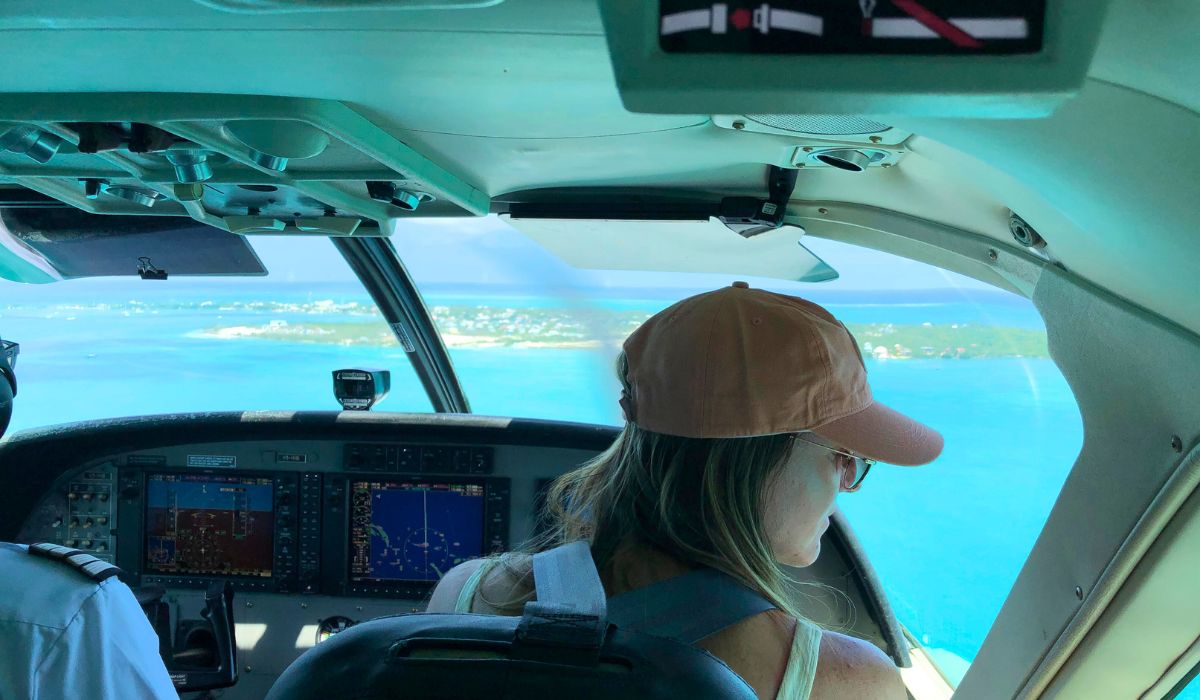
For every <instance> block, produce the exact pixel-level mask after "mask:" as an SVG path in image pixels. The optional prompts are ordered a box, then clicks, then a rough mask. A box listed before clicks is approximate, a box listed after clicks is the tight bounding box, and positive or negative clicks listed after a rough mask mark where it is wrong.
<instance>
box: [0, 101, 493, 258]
mask: <svg viewBox="0 0 1200 700" xmlns="http://www.w3.org/2000/svg"><path fill="white" fill-rule="evenodd" d="M4 183H9V184H12V185H19V186H20V187H22V188H26V189H28V190H33V191H35V192H38V193H41V194H42V195H45V196H48V197H51V198H53V199H56V200H59V201H61V202H64V203H66V204H69V205H71V206H74V207H76V208H78V209H81V210H83V211H86V212H89V213H92V214H118V215H121V214H125V215H135V216H136V215H141V216H145V215H155V216H180V217H191V218H193V219H195V220H196V221H200V222H202V223H205V224H208V225H210V226H214V227H216V228H219V229H223V230H226V231H231V232H233V233H238V234H270V235H306V234H307V235H322V236H384V235H388V234H389V233H390V231H391V230H392V228H393V225H394V222H395V220H397V219H400V218H403V217H406V216H412V215H414V214H415V213H416V212H417V211H420V213H421V215H425V216H464V215H481V214H485V213H487V211H488V206H489V199H488V197H487V195H485V194H484V193H483V192H481V191H479V190H477V189H476V188H474V187H473V186H471V185H470V184H468V183H466V182H465V181H463V180H462V179H461V178H460V177H458V176H457V175H455V174H454V173H452V172H450V171H449V170H447V169H446V168H444V167H442V166H440V165H438V164H437V163H434V162H433V161H432V160H430V159H429V158H427V157H426V156H424V155H423V154H421V153H419V152H417V151H416V150H414V149H412V148H410V147H409V146H407V145H406V144H404V143H402V142H401V141H399V140H397V139H396V138H395V137H393V136H391V135H390V134H389V133H387V132H385V131H383V130H382V129H380V128H378V127H377V126H375V125H374V124H372V123H371V122H370V121H368V120H367V119H365V118H363V117H362V116H361V115H359V114H358V113H357V112H355V111H353V110H351V109H350V108H349V107H346V106H345V105H343V104H342V103H340V102H335V101H330V100H313V99H292V98H281V97H263V96H240V95H189V94H171V95H151V94H84V95H7V96H5V99H4V103H3V105H0V186H2V185H3V184H4Z"/></svg>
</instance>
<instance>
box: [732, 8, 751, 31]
mask: <svg viewBox="0 0 1200 700" xmlns="http://www.w3.org/2000/svg"><path fill="white" fill-rule="evenodd" d="M751 21H753V19H752V17H751V15H750V10H747V9H746V8H744V7H739V8H738V9H736V10H734V11H733V12H730V13H729V23H730V24H732V25H733V26H734V27H735V28H737V29H739V30H743V29H746V28H748V27H749V26H750V22H751Z"/></svg>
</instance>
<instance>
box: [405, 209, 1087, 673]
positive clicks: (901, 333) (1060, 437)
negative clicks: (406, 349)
mask: <svg viewBox="0 0 1200 700" xmlns="http://www.w3.org/2000/svg"><path fill="white" fill-rule="evenodd" d="M803 242H804V245H806V246H807V247H809V248H810V249H811V250H812V251H813V252H814V253H816V254H817V255H818V256H819V257H820V258H822V259H823V260H825V261H826V262H828V263H829V264H830V265H832V266H833V267H834V268H835V269H837V270H838V271H839V272H840V273H841V278H840V279H838V280H837V281H834V282H827V283H820V284H799V283H788V282H781V281H779V280H768V279H755V278H745V279H747V281H749V282H750V283H751V284H752V285H753V286H756V287H764V288H767V289H770V290H772V291H778V292H784V293H789V294H797V295H800V296H804V297H806V298H809V299H811V300H813V301H816V302H818V303H820V304H822V305H824V306H826V307H827V308H828V309H829V310H830V311H831V312H832V313H833V314H834V315H836V316H837V317H838V318H839V319H841V320H842V321H843V322H845V323H846V324H847V326H848V327H849V328H850V330H851V331H852V332H853V333H854V335H855V337H856V338H857V340H858V341H859V343H860V345H861V349H862V351H863V356H864V358H865V361H866V364H867V368H868V376H869V378H870V381H871V386H872V389H873V391H874V393H875V395H876V397H877V398H879V399H880V400H881V401H883V402H885V403H887V404H888V405H890V406H893V407H895V408H896V409H898V410H900V411H902V412H904V413H906V414H908V415H911V416H913V417H914V418H916V419H918V420H920V421H922V422H925V423H927V424H929V425H932V426H934V427H936V428H937V429H939V430H940V431H941V432H942V433H943V435H944V436H945V438H946V449H945V452H944V453H943V455H942V456H941V458H939V459H938V460H937V461H936V462H935V463H933V464H931V465H929V466H926V467H923V468H920V469H900V468H895V467H891V468H889V467H887V466H886V465H881V466H880V467H878V468H876V469H875V470H873V471H872V473H871V477H870V479H869V480H868V482H867V484H865V485H864V487H863V489H862V490H861V491H860V492H858V493H855V494H853V495H847V496H843V497H842V499H841V507H842V510H843V511H844V512H845V513H846V514H847V516H848V517H849V519H850V522H851V523H852V525H853V526H854V528H855V531H856V532H857V533H858V535H859V537H860V539H861V540H862V542H863V545H864V547H865V548H866V550H867V554H868V556H869V558H870V560H871V562H872V563H873V564H874V565H875V567H876V569H877V570H878V573H879V575H880V578H881V580H882V582H883V584H884V587H885V589H886V591H887V593H888V595H889V597H890V599H891V601H892V604H893V606H894V607H895V611H896V614H897V617H898V618H899V620H900V622H901V623H902V624H904V625H905V626H906V627H907V628H908V629H909V631H910V632H911V633H912V634H913V636H914V637H915V638H916V639H917V640H918V641H919V642H920V643H921V644H922V645H923V646H924V647H925V648H926V649H927V650H928V651H929V653H930V655H931V657H932V658H933V659H934V660H935V662H936V663H938V665H939V666H940V668H941V669H942V671H943V673H944V674H945V675H946V676H947V677H948V679H949V680H950V681H951V682H953V683H957V681H958V680H959V679H960V678H961V677H962V675H963V674H964V673H965V672H966V669H967V668H968V665H969V663H970V661H971V660H972V659H973V658H974V657H975V654H976V653H977V652H978V651H979V648H980V647H981V646H982V644H983V639H984V637H985V635H986V634H987V631H988V628H989V627H990V626H991V623H992V620H993V619H994V618H995V617H996V614H997V613H998V612H999V610H1000V606H1001V604H1002V603H1003V602H1004V598H1005V596H1006V595H1007V593H1008V590H1009V588H1010V587H1011V586H1012V583H1013V581H1014V580H1015V579H1016V576H1017V573H1018V571H1019V570H1020V568H1021V565H1022V563H1023V562H1024V560H1025V556H1026V555H1027V554H1028V552H1029V551H1030V549H1031V548H1032V546H1033V543H1034V540H1035V539H1036V537H1037V534H1038V532H1039V531H1040V530H1041V527H1042V525H1043V524H1044V522H1045V520H1046V517H1047V515H1048V514H1049V512H1050V508H1051V506H1052V505H1053V503H1054V499H1055V497H1056V495H1057V494H1058V491H1059V490H1060V489H1061V487H1062V484H1063V482H1064V480H1065V478H1066V475H1067V472H1068V471H1069V470H1070V467H1071V465H1072V464H1073V462H1074V460H1075V456H1076V455H1077V454H1078V452H1079V449H1080V446H1081V445H1082V441H1083V430H1082V423H1081V419H1080V415H1079V411H1078V407H1077V406H1076V403H1075V400H1074V397H1073V396H1072V394H1071V391H1070V389H1069V387H1068V386H1067V383H1066V381H1065V380H1064V379H1063V376H1062V374H1061V373H1060V372H1059V371H1058V368H1057V367H1056V366H1055V364H1054V363H1053V362H1052V361H1051V360H1050V357H1049V354H1048V352H1047V347H1046V332H1045V327H1044V325H1043V323H1042V320H1041V317H1040V316H1039V314H1038V312H1037V310H1036V309H1035V308H1034V306H1033V304H1032V303H1031V302H1030V301H1029V300H1027V299H1025V298H1023V297H1019V296H1016V295H1014V294H1010V293H1008V292H1004V291H999V290H996V289H995V288H993V287H990V286H988V285H985V284H983V283H980V282H976V281H975V280H972V279H969V278H966V277H963V276H960V275H956V274H953V273H949V272H946V271H944V270H940V269H938V268H934V267H931V266H928V265H924V264H921V263H917V262H913V261H910V260H906V259H901V258H897V257H895V256H891V255H887V254H884V253H879V252H876V251H871V250H866V249H862V248H858V247H855V246H850V245H846V244H841V243H837V242H834V241H828V240H820V239H812V238H804V239H803ZM394 243H395V245H396V247H397V249H398V250H399V251H400V255H401V257H402V258H403V259H404V260H405V262H406V265H407V266H408V268H409V271H410V272H411V274H412V275H413V277H414V278H415V279H416V280H417V282H418V284H419V286H420V287H421V288H422V290H423V293H424V295H425V300H426V303H427V304H429V305H430V307H431V309H432V312H433V315H434V318H435V319H436V321H437V324H438V326H439V328H440V329H441V331H442V333H443V337H444V339H445V340H446V344H447V345H448V346H449V348H450V354H451V357H452V358H453V361H454V365H455V368H456V370H457V372H458V374H459V375H460V376H461V378H462V383H463V386H464V388H465V390H466V392H467V396H468V398H469V399H470V401H471V405H472V408H473V409H474V410H475V411H476V412H480V413H488V414H496V415H514V416H528V417H535V418H553V419H559V420H577V421H587V422H597V423H607V424H610V425H619V424H620V422H621V420H622V416H621V412H620V408H619V406H618V404H617V397H618V394H619V387H618V385H617V382H616V376H615V373H614V369H613V367H614V362H615V358H616V356H617V353H618V352H619V350H620V345H621V342H622V341H623V340H624V338H625V336H627V335H628V334H629V332H630V331H631V330H633V329H634V328H635V327H636V326H637V325H638V324H639V323H641V322H642V321H643V320H644V319H646V318H647V317H648V316H650V315H651V314H653V313H655V312H657V311H659V310H661V309H663V308H666V307H667V306H669V305H670V304H672V303H674V302H675V301H678V300H679V299H682V298H684V297H686V296H688V295H691V294H693V293H696V292H701V291H707V290H710V289H714V288H717V287H721V286H725V285H728V284H729V283H730V282H731V281H733V280H735V279H739V278H742V277H741V276H740V275H739V276H732V275H707V274H705V275H701V274H683V273H675V274H670V273H662V272H654V273H641V272H628V271H626V272H611V271H610V272H597V271H587V270H580V269H577V268H573V267H569V266H567V265H566V264H564V263H562V262H560V261H559V260H558V259H557V258H555V257H554V256H552V255H550V254H549V253H547V252H546V251H545V250H544V249H543V248H541V247H540V246H538V245H537V244H536V243H533V242H532V241H531V240H530V239H528V238H526V237H525V236H523V235H522V234H520V233H518V232H516V231H514V230H513V229H511V228H510V227H508V226H507V225H506V224H505V223H503V222H502V221H500V220H498V219H496V218H486V219H471V220H457V221H456V220H443V221H420V222H412V223H410V224H408V225H406V226H404V227H402V228H401V230H400V231H399V232H398V233H397V235H396V236H395V237H394ZM681 254H683V253H681ZM447 261H453V264H447Z"/></svg>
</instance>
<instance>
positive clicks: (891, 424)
mask: <svg viewBox="0 0 1200 700" xmlns="http://www.w3.org/2000/svg"><path fill="white" fill-rule="evenodd" d="M813 432H814V433H816V434H817V435H819V436H821V437H823V438H825V439H827V440H832V441H834V442H836V443H838V444H839V445H841V446H842V447H845V448H846V449H848V450H850V451H851V452H854V453H855V454H858V455H862V456H863V457H866V458H868V459H873V460H876V461H879V462H887V463H888V464H898V465H901V466H905V467H915V466H918V465H921V464H928V463H929V462H932V461H933V460H935V459H937V457H938V455H940V454H941V453H942V436H941V434H940V433H938V432H937V431H936V430H934V429H932V428H929V427H926V426H924V425H922V424H920V423H918V422H916V421H915V420H913V419H911V418H909V417H908V416H906V415H904V414H902V413H898V412H896V411H893V410H892V409H890V408H888V407H887V406H884V405H883V404H881V403H874V402H873V403H872V404H871V405H870V406H867V407H866V408H864V409H863V410H861V411H859V412H858V413H853V414H851V415H849V416H846V417H845V418H839V419H838V420H835V421H833V422H832V423H827V424H825V425H822V426H821V427H819V428H814V429H813Z"/></svg>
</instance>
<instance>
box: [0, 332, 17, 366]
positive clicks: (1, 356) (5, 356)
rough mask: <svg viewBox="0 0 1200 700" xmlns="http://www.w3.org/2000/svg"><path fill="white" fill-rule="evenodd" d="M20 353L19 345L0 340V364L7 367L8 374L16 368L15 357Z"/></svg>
mask: <svg viewBox="0 0 1200 700" xmlns="http://www.w3.org/2000/svg"><path fill="white" fill-rule="evenodd" d="M20 352H21V346H20V345H18V344H16V343H14V342H13V341H11V340H0V362H3V363H4V364H6V365H8V370H9V371H10V372H11V371H13V370H15V369H16V368H17V355H18V354H20Z"/></svg>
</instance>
